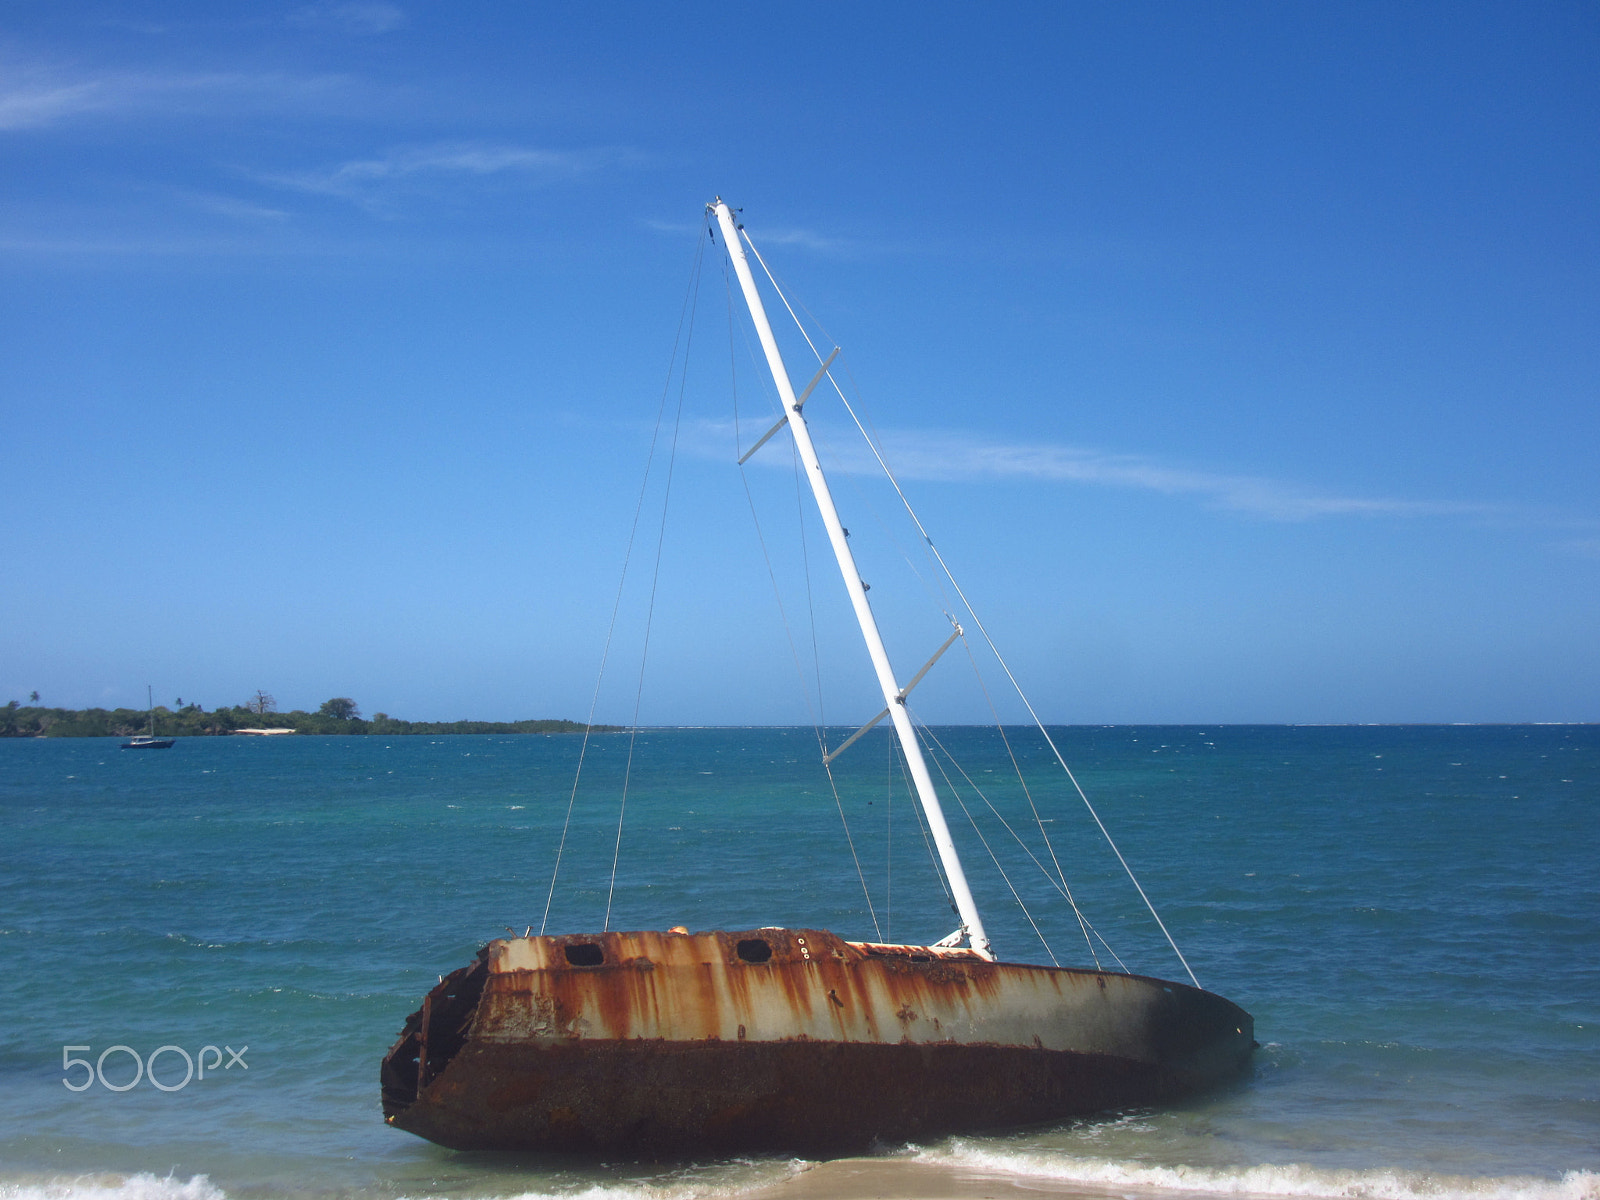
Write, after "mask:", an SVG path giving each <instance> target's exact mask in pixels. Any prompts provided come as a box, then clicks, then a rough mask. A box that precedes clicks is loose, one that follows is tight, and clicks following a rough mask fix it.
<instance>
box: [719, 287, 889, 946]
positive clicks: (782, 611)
mask: <svg viewBox="0 0 1600 1200" xmlns="http://www.w3.org/2000/svg"><path fill="white" fill-rule="evenodd" d="M722 274H723V285H724V288H725V289H726V290H727V294H728V323H729V329H730V337H729V341H728V362H729V369H730V372H731V373H732V376H733V390H734V406H735V414H736V415H735V418H734V438H735V442H734V448H735V452H736V453H737V451H738V450H740V449H742V446H741V445H740V443H739V442H738V430H739V422H738V417H737V411H738V372H737V370H736V369H735V366H736V359H735V356H734V353H733V339H732V337H731V330H732V326H733V324H734V321H733V291H732V285H731V283H730V282H729V280H728V277H727V275H728V272H727V263H726V261H724V263H723V272H722ZM745 349H746V351H748V352H750V353H751V357H752V359H753V358H754V352H753V351H752V350H751V347H750V344H749V340H748V337H747V338H746V340H745ZM792 444H793V441H792V439H791V445H792ZM739 457H743V456H742V455H740V456H739ZM739 482H740V483H741V485H743V487H744V498H745V503H746V504H748V505H749V507H750V520H751V523H752V524H753V525H754V526H755V531H756V542H757V543H758V544H759V545H760V547H761V557H762V560H763V561H764V562H765V563H766V566H767V578H768V579H769V580H770V581H771V583H772V596H773V600H774V601H775V602H776V604H777V606H778V617H779V619H780V620H781V621H782V623H783V633H784V637H785V639H787V641H788V643H789V655H790V657H791V658H792V659H793V660H794V669H795V674H796V675H798V676H799V678H800V694H801V696H802V697H803V698H804V699H805V704H806V715H807V716H808V717H810V718H811V729H812V733H813V735H814V736H815V737H816V739H817V747H818V751H819V753H820V755H821V757H822V769H823V771H824V772H825V773H826V774H827V777H828V789H829V791H831V792H832V793H833V803H834V807H835V808H836V809H838V812H839V824H840V825H841V826H843V828H844V840H845V843H846V845H848V846H849V847H850V861H851V862H852V863H854V864H855V868H856V878H857V879H858V880H859V881H860V883H861V894H862V895H863V896H864V897H866V901H867V915H868V916H869V917H871V918H872V928H873V931H874V932H875V933H876V934H877V935H878V940H879V941H882V940H883V927H882V926H881V925H879V923H878V911H877V908H876V907H875V906H874V905H873V903H872V889H871V888H870V887H868V886H867V874H866V871H865V869H864V868H863V867H862V866H861V856H860V854H859V853H858V852H857V850H856V842H855V836H854V835H853V834H852V833H851V831H850V821H849V818H848V817H847V816H846V815H845V811H844V798H843V797H842V796H840V795H839V784H838V781H837V780H836V779H835V778H834V775H833V766H832V764H830V763H829V762H828V757H827V754H828V742H827V735H826V733H825V732H824V728H823V725H822V723H821V719H820V714H821V708H822V675H821V668H820V666H819V667H818V671H817V703H816V707H815V708H813V707H812V703H811V693H810V690H809V689H808V688H807V687H806V673H805V666H804V664H803V663H802V662H801V660H800V649H799V647H798V646H797V645H796V643H795V638H794V629H793V628H792V627H791V626H790V624H789V614H788V611H787V609H786V608H785V607H784V603H783V591H782V589H781V588H780V587H779V586H778V575H777V571H776V569H775V568H774V567H773V565H772V555H771V553H770V552H769V551H768V550H767V539H766V535H765V534H764V533H763V532H762V529H761V516H760V514H759V512H758V511H757V509H756V501H755V496H754V494H753V493H752V492H751V491H750V476H749V474H748V473H747V472H746V471H745V469H744V465H743V464H742V463H741V464H740V466H739ZM795 486H796V488H798V487H799V474H798V468H797V471H796V476H795ZM801 518H802V519H801V545H802V546H804V544H805V538H804V526H805V522H804V507H803V505H802V507H801ZM805 570H806V600H807V604H808V606H809V605H810V603H811V567H810V560H809V559H807V560H806V568H805ZM811 649H812V656H813V660H814V661H815V659H816V653H817V634H816V614H815V612H814V611H813V612H812V617H811Z"/></svg>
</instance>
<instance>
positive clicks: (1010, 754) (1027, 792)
mask: <svg viewBox="0 0 1600 1200" xmlns="http://www.w3.org/2000/svg"><path fill="white" fill-rule="evenodd" d="M961 645H962V647H963V648H964V649H965V650H966V652H967V661H968V662H969V663H970V664H971V666H972V676H973V678H974V679H976V680H977V681H978V690H979V691H981V692H982V693H983V700H984V703H985V704H987V705H988V706H989V715H990V716H992V717H993V718H994V728H995V732H996V733H998V734H999V735H1000V742H1001V744H1002V745H1003V746H1005V748H1006V757H1007V758H1009V759H1010V760H1011V770H1012V773H1013V774H1015V775H1016V777H1017V785H1018V786H1019V787H1021V788H1022V794H1023V795H1024V796H1025V797H1027V800H1028V811H1029V812H1031V813H1032V814H1033V823H1034V824H1035V825H1037V826H1038V828H1039V834H1040V836H1041V837H1042V838H1043V839H1044V845H1045V849H1046V850H1048V851H1049V852H1050V863H1051V865H1052V866H1053V867H1055V871H1056V873H1055V878H1054V879H1053V880H1052V882H1059V884H1060V887H1059V891H1060V892H1061V894H1062V895H1064V896H1065V897H1066V898H1067V903H1068V904H1069V905H1071V906H1072V913H1073V915H1074V916H1075V917H1077V918H1078V928H1079V929H1080V930H1082V932H1083V940H1084V942H1085V943H1086V944H1087V945H1088V947H1089V957H1090V958H1092V959H1094V965H1095V966H1096V967H1099V965H1100V956H1099V955H1098V954H1096V953H1095V949H1094V939H1093V938H1092V937H1090V930H1091V928H1092V926H1091V925H1090V924H1089V919H1088V917H1086V916H1084V914H1083V910H1082V909H1081V908H1079V907H1078V902H1077V900H1076V899H1074V898H1073V895H1072V885H1071V884H1069V883H1068V882H1067V873H1066V872H1065V871H1064V870H1062V867H1061V860H1060V859H1059V858H1058V857H1057V856H1056V847H1055V843H1054V842H1052V841H1051V840H1050V834H1049V832H1048V831H1047V830H1046V829H1045V827H1044V818H1043V817H1042V816H1040V815H1039V806H1038V805H1037V804H1035V803H1034V800H1033V789H1032V788H1030V787H1029V786H1028V779H1027V776H1025V775H1024V774H1023V773H1022V764H1021V763H1019V762H1018V761H1017V752H1016V750H1015V749H1013V748H1012V745H1011V738H1010V737H1009V736H1007V734H1006V726H1005V722H1004V721H1002V720H1001V719H1000V711H999V709H997V708H996V707H995V703H994V698H993V697H992V696H991V695H990V694H989V685H988V683H987V682H986V681H985V680H984V678H983V671H982V670H980V669H979V667H978V658H977V655H975V654H973V653H972V643H970V642H969V641H967V639H966V638H965V637H963V638H962V639H961ZM963 774H965V772H963ZM1018 840H1019V841H1020V839H1018ZM1040 869H1041V870H1043V867H1042V866H1041V868H1040ZM1046 877H1049V872H1046ZM1094 936H1095V937H1099V936H1100V935H1099V934H1098V933H1096V934H1095V935H1094ZM1100 942H1101V944H1102V945H1104V944H1105V939H1104V938H1103V937H1102V938H1100ZM1106 949H1107V950H1108V951H1110V950H1111V947H1110V946H1106ZM1111 957H1113V958H1116V959H1117V964H1118V965H1119V966H1121V964H1122V959H1120V958H1117V956H1116V954H1115V953H1113V954H1112V955H1111ZM1123 970H1127V968H1126V967H1123Z"/></svg>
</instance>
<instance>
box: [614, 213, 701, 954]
mask: <svg viewBox="0 0 1600 1200" xmlns="http://www.w3.org/2000/svg"><path fill="white" fill-rule="evenodd" d="M704 248H705V242H704V241H703V240H702V241H701V242H700V243H699V244H698V245H697V246H696V248H695V271H694V284H693V289H692V292H691V296H690V301H689V328H688V332H687V334H686V335H685V337H684V342H683V370H682V373H681V374H680V375H679V376H678V407H677V411H676V413H675V414H674V416H673V422H672V441H671V443H670V447H669V450H668V454H667V478H666V485H665V489H664V491H663V492H662V495H661V522H660V524H659V526H658V527H657V529H656V557H655V563H654V567H653V569H652V571H651V574H650V600H649V603H648V605H647V606H646V608H645V618H644V646H643V647H642V648H641V650H640V652H639V678H638V682H637V684H636V685H635V688H634V693H633V720H632V721H631V722H630V724H629V728H628V759H627V764H626V766H625V767H624V768H623V772H622V798H621V800H620V801H619V802H618V804H617V840H616V843H615V845H614V846H613V847H612V850H611V882H610V884H609V885H608V886H607V888H606V915H605V922H604V924H602V925H601V927H600V928H601V929H602V930H603V931H604V930H609V929H610V928H611V904H612V901H613V899H614V898H615V896H616V892H617V863H618V862H619V861H620V859H621V857H622V824H623V819H624V817H625V816H626V815H627V811H628V785H629V784H630V783H631V782H632V780H633V752H634V747H635V745H636V743H637V742H638V739H639V707H640V705H641V704H642V703H643V700H644V673H645V664H646V663H647V662H648V660H649V657H650V633H651V629H652V626H653V625H654V622H655V613H656V589H657V587H658V585H659V584H660V582H661V554H662V550H663V549H664V548H665V546H666V541H667V510H668V507H669V505H668V502H669V501H670V500H671V498H672V477H673V474H674V470H675V468H676V466H677V462H678V433H679V431H680V430H681V429H682V427H683V398H684V393H685V392H686V391H687V389H688V386H689V350H690V347H691V346H693V344H694V317H695V313H696V311H697V310H698V308H699V302H700V267H701V263H702V261H703V258H704V254H703V251H704ZM668 386H669V387H670V377H669V381H668Z"/></svg>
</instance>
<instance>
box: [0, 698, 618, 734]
mask: <svg viewBox="0 0 1600 1200" xmlns="http://www.w3.org/2000/svg"><path fill="white" fill-rule="evenodd" d="M619 728H620V727H619V726H616V725H592V726H585V725H583V724H582V723H581V722H578V721H567V720H561V719H540V720H527V721H403V720H400V719H399V718H396V717H391V716H389V715H388V714H387V713H377V714H375V715H374V716H373V718H372V719H371V720H370V721H367V720H363V719H362V718H360V717H336V716H330V715H328V714H327V713H313V712H304V711H302V710H299V709H296V710H294V711H293V712H286V713H276V712H268V713H262V712H252V711H251V710H250V709H248V708H245V707H242V706H240V707H234V708H226V707H224V708H217V709H213V710H212V711H210V712H206V711H205V710H204V709H202V708H201V707H200V706H199V705H197V704H190V705H186V706H184V707H183V708H179V709H169V708H165V707H161V706H158V707H157V708H156V710H155V730H156V734H157V736H159V737H229V736H233V735H235V734H242V735H245V736H256V737H260V736H262V735H263V734H265V733H269V732H276V731H279V730H282V731H284V732H286V733H288V732H293V733H319V734H349V735H356V736H360V735H364V734H365V735H370V734H381V735H383V736H385V737H396V736H399V737H405V736H408V735H420V734H450V733H544V734H549V733H583V732H584V731H585V730H586V729H587V730H588V731H589V732H591V733H614V732H617V731H618V729H619ZM149 729H150V712H149V711H148V710H147V709H136V708H111V709H107V708H82V709H73V708H43V707H39V706H36V705H35V706H27V707H25V706H23V705H20V704H17V703H15V702H13V703H11V704H8V705H5V706H4V707H0V738H38V737H53V738H54V737H129V736H131V735H133V734H136V733H146V732H148V731H149ZM280 736H282V735H281V734H280Z"/></svg>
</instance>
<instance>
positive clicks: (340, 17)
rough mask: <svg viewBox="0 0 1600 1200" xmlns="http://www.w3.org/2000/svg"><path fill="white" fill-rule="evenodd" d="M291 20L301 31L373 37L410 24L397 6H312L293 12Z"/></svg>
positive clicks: (290, 15) (359, 4) (353, 4)
mask: <svg viewBox="0 0 1600 1200" xmlns="http://www.w3.org/2000/svg"><path fill="white" fill-rule="evenodd" d="M288 21H289V24H291V25H294V26H296V27H298V28H300V29H320V30H329V31H332V32H335V33H350V34H356V35H357V36H370V35H373V34H380V33H392V32H394V31H395V30H396V29H399V28H401V27H402V26H403V25H405V23H406V14H405V13H404V12H402V11H401V9H400V8H399V6H398V5H394V4H382V3H351V4H308V5H306V6H305V7H303V8H297V9H295V11H294V12H292V13H290V14H289V17H288Z"/></svg>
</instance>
